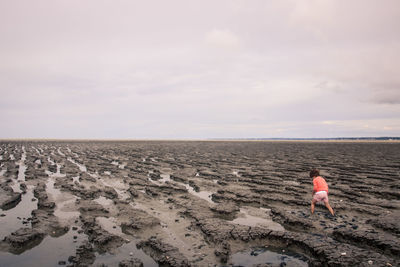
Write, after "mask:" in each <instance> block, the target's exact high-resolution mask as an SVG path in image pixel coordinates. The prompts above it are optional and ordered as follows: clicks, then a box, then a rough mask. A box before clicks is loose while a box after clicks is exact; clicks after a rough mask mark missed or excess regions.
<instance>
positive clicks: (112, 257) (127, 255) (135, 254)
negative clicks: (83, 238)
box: [93, 241, 159, 267]
mask: <svg viewBox="0 0 400 267" xmlns="http://www.w3.org/2000/svg"><path fill="white" fill-rule="evenodd" d="M133 258H138V259H140V260H141V261H142V262H143V266H145V267H158V266H159V265H158V264H157V263H156V262H155V261H154V260H153V259H152V258H151V257H150V256H149V255H147V254H146V253H144V252H143V250H141V249H138V248H137V247H136V244H135V242H133V241H132V242H130V243H127V244H124V245H122V246H121V247H119V248H118V249H117V251H116V253H114V254H111V253H104V254H98V253H96V261H95V262H94V264H93V266H101V264H104V265H107V266H117V263H118V262H120V261H122V260H129V259H133Z"/></svg>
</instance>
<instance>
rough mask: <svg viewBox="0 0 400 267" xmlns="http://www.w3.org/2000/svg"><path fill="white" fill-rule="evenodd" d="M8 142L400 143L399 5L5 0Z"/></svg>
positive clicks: (1, 19) (2, 74)
mask: <svg viewBox="0 0 400 267" xmlns="http://www.w3.org/2000/svg"><path fill="white" fill-rule="evenodd" d="M0 93H1V96H0V125H1V127H0V138H245V137H266V138H271V137H351V136H355V137H359V136H400V1H398V0H375V1H371V0H358V1H353V0H347V1H337V0H329V1H328V0H314V1H312V0H304V1H300V0H291V1H289V0H287V1H285V0H277V1H265V0H260V1H256V0H255V1H252V0H243V1H235V0H229V1H218V0H212V1H209V0H201V1H190V0H182V1H174V0H168V1H165V0H160V1H148V0H147V1H129V0H126V1H121V0H109V1H104V0H90V1H89V0H65V1H64V0H46V1H44V0H35V1H32V0H25V1H20V0H0Z"/></svg>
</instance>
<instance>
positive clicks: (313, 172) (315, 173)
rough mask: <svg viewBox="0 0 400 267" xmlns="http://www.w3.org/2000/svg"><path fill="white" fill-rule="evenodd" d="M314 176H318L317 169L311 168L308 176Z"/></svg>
mask: <svg viewBox="0 0 400 267" xmlns="http://www.w3.org/2000/svg"><path fill="white" fill-rule="evenodd" d="M316 176H319V170H317V169H312V170H311V171H310V177H311V178H313V177H316Z"/></svg>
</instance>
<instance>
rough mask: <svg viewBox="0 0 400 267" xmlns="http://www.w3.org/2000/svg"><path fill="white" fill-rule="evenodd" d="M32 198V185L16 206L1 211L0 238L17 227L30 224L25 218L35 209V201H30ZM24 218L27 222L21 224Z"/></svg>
mask: <svg viewBox="0 0 400 267" xmlns="http://www.w3.org/2000/svg"><path fill="white" fill-rule="evenodd" d="M32 199H35V200H36V198H35V197H34V196H33V187H32V186H28V188H27V192H26V193H25V194H23V195H22V196H21V201H20V202H19V203H18V205H17V206H15V207H14V208H12V209H9V210H2V211H1V214H4V215H5V216H2V217H0V225H1V227H0V240H2V239H3V238H4V237H5V236H7V235H9V234H11V233H13V232H15V231H16V230H18V229H19V228H22V227H29V226H30V222H29V221H27V220H26V219H28V218H29V217H31V213H32V211H33V210H35V209H37V201H32ZM24 218H25V220H26V221H27V222H28V223H26V224H23V221H24Z"/></svg>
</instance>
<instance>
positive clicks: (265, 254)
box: [231, 247, 308, 267]
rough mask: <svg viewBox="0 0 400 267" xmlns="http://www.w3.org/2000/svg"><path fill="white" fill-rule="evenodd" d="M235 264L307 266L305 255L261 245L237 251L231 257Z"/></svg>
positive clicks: (245, 266)
mask: <svg viewBox="0 0 400 267" xmlns="http://www.w3.org/2000/svg"><path fill="white" fill-rule="evenodd" d="M231 263H232V264H233V266H243V267H247V266H254V265H257V264H270V265H272V266H286V267H307V266H308V263H307V258H305V257H304V256H302V255H300V254H297V253H294V252H289V251H285V250H282V249H277V248H272V247H271V248H267V247H259V248H253V249H249V250H246V251H241V252H238V253H235V254H233V255H232V257H231Z"/></svg>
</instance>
